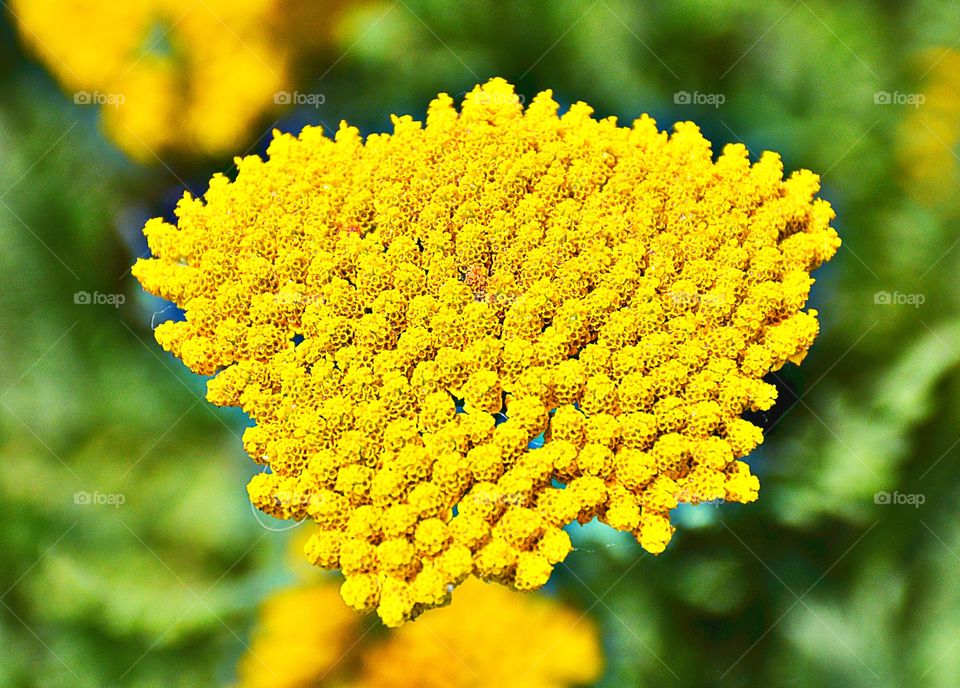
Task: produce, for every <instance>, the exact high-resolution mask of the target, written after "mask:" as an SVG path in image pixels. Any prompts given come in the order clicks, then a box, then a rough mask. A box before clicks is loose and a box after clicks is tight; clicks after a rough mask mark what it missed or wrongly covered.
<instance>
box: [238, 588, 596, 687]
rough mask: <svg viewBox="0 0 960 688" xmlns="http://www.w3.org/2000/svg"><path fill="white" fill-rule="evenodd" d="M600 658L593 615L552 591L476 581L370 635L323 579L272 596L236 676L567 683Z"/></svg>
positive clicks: (258, 683)
mask: <svg viewBox="0 0 960 688" xmlns="http://www.w3.org/2000/svg"><path fill="white" fill-rule="evenodd" d="M338 607H339V609H338ZM344 612H348V613H350V614H351V616H352V617H353V618H352V619H349V618H345V617H344V614H343V613H344ZM518 641H519V642H518ZM602 665H603V658H602V654H601V649H600V642H599V637H598V633H597V628H596V626H595V625H594V623H593V621H592V620H591V619H590V618H589V617H587V616H586V615H585V614H579V613H576V612H575V611H574V610H572V609H570V608H567V607H564V606H562V605H560V604H559V603H557V602H555V601H553V600H550V599H549V598H545V597H525V596H524V597H520V596H517V595H514V594H511V593H510V592H509V591H507V590H506V589H505V588H502V587H500V586H493V585H487V584H484V583H481V582H479V581H472V582H471V583H468V584H465V585H464V586H463V588H462V590H461V591H460V592H459V593H458V595H457V599H456V601H455V602H454V603H453V604H452V605H450V606H449V607H447V608H445V609H442V610H439V611H437V612H435V613H433V614H431V615H429V618H424V619H422V620H421V621H419V622H418V623H415V624H410V625H408V626H406V627H404V628H401V629H397V630H395V631H392V632H391V633H389V634H382V635H376V634H370V635H369V636H368V635H366V634H361V633H360V632H359V629H358V624H357V618H356V616H355V615H353V614H352V612H349V610H348V609H347V608H346V607H344V606H343V605H342V604H340V603H339V600H338V599H337V589H336V586H332V585H329V584H325V583H319V584H316V585H312V586H306V587H301V588H294V589H291V590H287V591H284V592H281V593H279V594H278V595H276V596H274V597H273V598H271V599H268V600H267V602H266V603H265V605H264V607H263V610H262V612H261V618H260V620H259V622H258V625H257V627H256V628H255V630H254V635H253V640H252V643H251V645H250V648H249V650H248V652H247V653H246V654H245V655H244V656H243V658H242V659H241V661H240V664H239V667H238V674H239V688H307V687H308V686H318V685H330V686H341V687H342V688H367V687H368V688H468V687H472V686H498V687H502V688H521V687H523V688H564V687H565V686H573V685H584V684H588V683H593V682H594V681H596V680H597V679H598V678H599V675H600V672H601V670H602Z"/></svg>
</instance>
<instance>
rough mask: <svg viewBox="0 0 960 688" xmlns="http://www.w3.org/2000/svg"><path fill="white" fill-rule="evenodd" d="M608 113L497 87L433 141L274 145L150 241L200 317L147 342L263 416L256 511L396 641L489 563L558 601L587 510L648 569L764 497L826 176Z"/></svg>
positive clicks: (440, 108)
mask: <svg viewBox="0 0 960 688" xmlns="http://www.w3.org/2000/svg"><path fill="white" fill-rule="evenodd" d="M591 115H592V110H591V108H590V107H589V106H587V105H585V104H583V103H577V104H575V105H573V106H572V107H570V108H569V110H568V111H567V112H566V113H564V114H563V115H562V116H558V105H557V103H556V102H555V101H554V100H553V99H552V97H551V95H550V93H549V92H545V93H541V94H540V95H538V96H537V97H536V98H535V99H533V100H532V102H531V103H530V105H529V107H527V108H526V109H524V108H523V107H522V105H521V104H520V103H519V99H518V97H517V96H516V95H515V94H514V91H513V88H512V87H511V86H510V85H509V84H507V83H506V82H504V81H502V80H499V79H495V80H492V81H491V82H489V83H487V84H486V85H484V86H482V87H477V88H476V89H475V90H474V91H473V92H471V93H470V94H469V95H468V96H467V97H466V100H465V102H464V104H463V107H462V109H461V111H460V112H458V111H457V109H456V108H455V107H454V104H453V102H452V100H451V99H450V98H449V97H448V96H446V95H441V96H439V97H438V98H437V99H436V100H435V101H434V102H433V103H432V104H431V105H430V108H429V112H428V116H427V121H426V125H425V126H424V125H423V124H421V123H420V122H417V121H414V120H413V119H411V118H410V117H395V118H394V119H393V124H394V130H393V133H392V134H384V135H372V136H370V137H368V138H367V139H366V141H364V140H363V139H362V138H361V136H360V134H359V132H358V131H357V130H356V129H354V128H352V127H349V126H347V125H345V124H344V125H342V126H341V128H340V130H339V131H338V132H337V133H336V137H335V139H333V140H331V139H329V138H327V137H326V136H325V135H324V133H323V131H322V130H321V129H319V128H307V129H305V130H304V131H303V132H302V133H301V135H300V136H299V137H293V136H289V135H278V136H277V137H276V138H275V139H274V141H273V143H272V144H271V146H270V149H269V151H268V160H266V161H264V160H262V159H260V158H258V157H248V158H245V159H243V160H241V161H239V162H238V165H239V173H238V175H237V178H236V180H235V181H233V182H231V181H229V180H228V179H226V178H225V177H223V176H217V177H214V179H213V180H212V181H211V184H210V189H209V191H208V192H207V194H206V197H205V200H204V201H201V200H200V199H195V198H191V197H190V196H189V195H188V196H186V197H185V198H184V199H183V201H182V202H181V203H180V205H179V207H178V210H177V215H178V218H179V222H178V226H176V227H175V226H172V225H169V224H167V223H164V222H163V221H161V220H152V221H151V222H150V223H148V225H147V226H146V228H145V233H146V235H147V238H148V241H149V244H150V248H151V250H152V252H153V256H154V257H153V258H151V259H146V260H141V261H140V262H138V264H137V265H136V267H135V274H136V276H137V277H138V278H139V279H140V281H141V282H142V283H143V285H144V287H145V288H146V289H147V290H148V291H151V292H153V293H155V294H158V295H160V296H162V297H163V298H166V299H169V300H171V301H173V302H175V303H176V304H178V305H180V306H182V307H183V308H184V309H185V310H186V315H187V317H186V320H185V321H183V322H169V323H165V324H163V325H161V326H160V327H158V328H157V331H156V336H157V339H158V341H159V342H160V343H161V344H162V345H163V347H164V348H165V349H167V350H169V351H171V352H173V353H174V354H175V355H177V356H178V357H180V358H181V359H182V360H183V361H184V363H186V365H187V366H189V367H190V368H191V369H192V370H194V371H195V372H197V373H201V374H204V375H215V377H214V378H213V379H212V380H211V381H210V382H209V387H208V398H209V399H210V401H212V402H213V403H215V404H219V405H225V406H239V407H241V408H243V409H244V410H245V411H246V412H247V413H248V414H249V415H250V416H251V418H252V419H253V420H254V421H255V423H256V424H255V425H254V426H253V427H251V428H249V429H248V430H247V431H246V433H245V436H244V444H245V448H246V450H247V451H248V452H249V454H250V456H252V457H253V458H254V459H255V460H256V461H258V462H261V463H263V464H264V465H265V466H267V467H269V470H267V471H264V472H263V473H261V474H259V475H257V476H256V477H255V478H254V480H253V481H251V483H250V485H249V494H250V498H251V500H252V501H253V503H254V504H255V505H256V506H257V507H258V508H260V509H262V510H263V511H265V512H267V513H269V514H272V515H274V516H276V517H278V518H286V519H304V518H309V519H312V520H313V521H314V522H315V523H316V525H317V526H318V528H317V532H316V534H315V535H314V536H313V537H312V539H311V540H310V541H309V543H308V544H307V547H306V552H307V556H308V557H309V559H310V560H311V561H312V562H314V563H315V564H317V565H318V566H321V567H324V568H339V569H340V570H341V571H342V572H343V574H344V576H345V577H346V581H345V583H344V585H343V588H342V591H341V592H342V595H343V598H344V599H345V600H346V602H347V603H348V604H349V605H350V606H352V607H354V608H355V609H357V610H361V611H370V610H374V609H376V610H377V612H378V613H379V615H380V616H381V618H382V619H383V621H384V622H385V623H386V624H387V625H391V626H396V625H400V624H402V623H403V622H404V621H406V620H408V619H410V618H413V617H415V616H416V615H417V614H419V613H420V612H422V611H423V610H426V609H429V608H431V607H436V606H439V605H443V604H445V603H446V602H448V601H449V598H450V594H451V591H452V590H453V588H454V586H456V585H458V584H459V583H461V582H462V581H463V580H464V579H465V578H466V577H468V576H470V575H475V576H478V577H481V578H483V579H486V580H496V581H500V582H503V583H505V584H508V585H510V586H513V587H514V588H517V589H520V590H531V589H535V588H538V587H540V586H542V585H543V584H544V583H545V582H546V581H547V579H548V578H549V576H550V573H551V570H552V568H553V567H554V566H555V565H556V564H557V563H558V562H560V561H562V560H563V559H564V557H565V556H566V555H567V554H568V553H569V551H570V549H571V543H570V539H569V537H568V536H567V534H566V532H565V531H564V530H563V527H564V526H566V525H567V524H569V523H571V522H573V521H580V522H581V523H585V522H587V521H590V520H591V519H594V518H598V519H599V520H601V521H602V522H604V523H607V524H609V525H610V526H612V527H614V528H617V529H619V530H624V531H628V532H631V533H633V534H634V535H635V536H636V538H637V540H638V541H639V542H640V544H641V545H642V546H643V547H644V548H645V549H647V550H648V551H650V552H653V553H659V552H661V551H663V549H664V548H665V547H666V545H667V543H668V542H669V540H670V538H671V535H672V532H673V527H672V526H671V523H670V515H669V512H670V510H671V509H673V508H674V507H676V506H677V504H678V503H680V502H688V503H698V502H702V501H707V500H715V499H724V500H728V501H735V502H749V501H751V500H753V499H755V498H756V495H757V489H758V482H757V480H756V478H755V477H753V476H752V475H751V473H750V470H749V468H748V466H747V465H746V464H745V463H744V462H743V461H741V460H740V459H742V458H743V457H744V456H746V455H747V454H748V453H749V452H750V451H751V450H752V449H753V448H754V447H755V446H756V445H757V444H759V443H760V442H761V440H762V434H761V431H760V429H759V428H758V427H756V426H755V425H753V424H751V423H750V422H749V421H747V420H744V419H743V418H742V415H743V414H744V412H745V411H747V410H749V409H755V410H757V409H761V410H762V409H768V408H770V407H771V405H772V404H773V403H774V400H775V396H776V390H775V388H774V387H773V386H772V385H770V384H768V383H766V382H764V381H763V378H764V376H765V375H766V374H767V373H769V372H770V371H773V370H777V369H778V368H780V367H781V366H783V365H784V364H785V363H787V362H788V361H793V362H797V363H798V362H799V361H800V360H801V359H802V358H803V357H804V355H805V354H806V352H807V349H808V348H809V347H810V345H811V344H812V342H813V340H814V338H815V336H816V334H817V331H818V324H817V319H816V312H815V311H812V310H810V311H804V310H803V308H804V304H805V303H806V300H807V297H808V294H809V290H810V286H811V284H812V283H813V279H812V278H811V277H810V272H811V271H812V270H813V269H815V268H816V267H818V266H819V265H820V264H821V263H822V262H824V261H825V260H828V259H829V258H830V257H831V256H832V255H833V254H834V252H835V251H836V250H837V248H838V246H839V243H840V242H839V239H838V237H837V235H836V232H835V231H834V230H833V229H832V228H831V227H830V221H831V219H832V218H833V212H832V210H831V208H830V206H829V204H828V203H827V202H826V201H823V200H820V199H816V198H815V194H816V193H817V191H818V189H819V180H818V177H817V176H816V175H814V174H812V173H810V172H808V171H800V172H797V173H795V174H793V175H792V176H790V177H789V178H788V179H786V180H784V179H783V167H782V164H781V162H780V159H779V157H777V156H776V155H775V154H771V153H765V154H764V155H763V156H762V157H761V158H760V160H759V161H758V162H757V163H756V164H753V165H751V163H750V160H749V158H748V153H747V151H746V149H745V148H744V147H743V146H742V145H730V146H727V147H726V148H725V149H724V151H723V153H722V155H720V156H719V157H718V158H717V159H716V160H715V161H714V159H713V157H712V155H711V149H710V144H709V142H707V141H706V140H705V139H704V138H703V137H702V136H701V134H700V132H699V130H698V129H697V127H696V126H695V125H693V124H691V123H681V124H678V125H677V126H676V127H675V131H674V132H673V134H672V135H669V136H668V135H667V134H666V133H664V132H660V131H658V129H657V127H656V124H655V122H654V121H653V120H652V119H650V118H649V117H646V116H644V117H641V118H640V119H638V120H637V121H636V122H634V123H633V126H632V127H629V128H626V127H619V126H617V122H616V120H615V119H614V118H608V119H603V120H599V121H598V120H596V119H594V118H592V116H591Z"/></svg>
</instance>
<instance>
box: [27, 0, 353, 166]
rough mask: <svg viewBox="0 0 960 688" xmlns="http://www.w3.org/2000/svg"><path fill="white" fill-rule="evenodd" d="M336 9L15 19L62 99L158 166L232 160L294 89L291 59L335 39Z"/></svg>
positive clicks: (218, 9) (244, 2)
mask: <svg viewBox="0 0 960 688" xmlns="http://www.w3.org/2000/svg"><path fill="white" fill-rule="evenodd" d="M339 4H340V3H339V2H333V1H328V2H324V3H321V7H320V8H317V7H316V4H315V3H310V2H305V0H203V1H202V2H192V1H191V0H125V1H124V2H95V3H90V2H82V1H80V0H13V1H12V2H11V10H12V13H13V15H14V17H15V18H16V19H17V22H18V25H19V29H20V35H21V36H22V38H23V40H24V41H25V42H26V43H27V45H28V46H29V47H30V48H31V49H32V50H33V51H34V52H35V53H36V54H37V55H38V56H39V57H40V58H41V60H42V61H43V63H44V64H45V65H46V66H47V67H48V68H49V69H50V70H52V71H53V73H54V74H55V75H56V77H57V78H58V79H59V81H60V82H61V83H62V84H63V86H64V88H65V90H67V91H69V92H71V95H72V96H73V97H74V98H75V100H76V101H77V102H79V103H81V104H83V103H89V104H97V103H101V104H102V109H101V110H102V118H103V124H104V127H105V129H106V131H107V133H108V135H109V136H110V137H111V138H112V139H113V140H114V141H116V142H117V144H118V145H119V146H120V147H121V148H123V149H124V150H125V151H127V152H128V153H130V154H131V155H132V156H134V157H135V158H137V159H141V160H153V159H154V155H160V156H162V155H164V154H165V153H167V152H176V153H178V154H181V155H184V156H196V155H219V154H224V153H231V152H235V150H236V147H237V146H238V145H242V144H243V142H244V140H245V137H246V135H247V134H248V133H249V131H250V130H251V128H252V127H253V125H254V124H256V122H257V120H258V119H259V118H260V117H261V116H263V115H264V113H265V112H267V111H269V110H271V109H273V108H275V107H276V102H275V101H278V100H279V101H283V100H284V98H285V96H284V93H285V91H284V89H286V91H290V90H292V87H291V81H292V80H293V74H292V68H293V66H294V65H293V62H294V60H295V59H296V58H297V57H298V56H299V55H302V54H303V53H304V52H305V51H307V50H315V49H316V46H317V45H322V44H323V42H324V41H325V40H327V37H328V35H329V29H330V25H331V24H332V23H333V17H332V14H333V12H334V11H335V10H336V9H337V6H338V5H339ZM308 6H312V7H308ZM308 10H309V11H308ZM277 94H280V95H277Z"/></svg>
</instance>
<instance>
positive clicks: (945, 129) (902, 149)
mask: <svg viewBox="0 0 960 688" xmlns="http://www.w3.org/2000/svg"><path fill="white" fill-rule="evenodd" d="M918 63H919V65H920V66H921V67H922V68H923V69H924V70H925V71H924V75H925V76H924V80H923V81H924V83H923V88H922V90H921V92H920V93H915V94H906V95H901V94H896V95H897V96H899V97H900V98H901V99H906V100H907V101H908V102H906V103H903V104H900V105H901V107H902V108H909V110H908V114H907V116H906V117H905V118H904V119H903V121H902V122H901V124H900V127H899V130H898V135H897V153H898V157H899V159H900V163H901V165H902V167H903V169H904V172H905V174H904V178H903V181H904V183H905V185H906V188H907V190H908V191H909V192H910V194H911V195H912V196H913V197H914V198H916V199H917V200H919V201H920V202H922V203H925V204H933V203H939V202H942V201H944V200H949V199H953V198H955V197H956V189H957V181H958V178H960V166H958V165H957V159H956V152H955V151H956V150H957V148H958V146H960V51H957V50H954V49H947V50H944V49H943V48H940V49H936V50H929V51H926V52H924V53H923V54H921V56H920V58H919V59H918ZM886 95H888V96H889V97H890V98H891V99H892V98H893V97H894V95H893V94H886Z"/></svg>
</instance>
